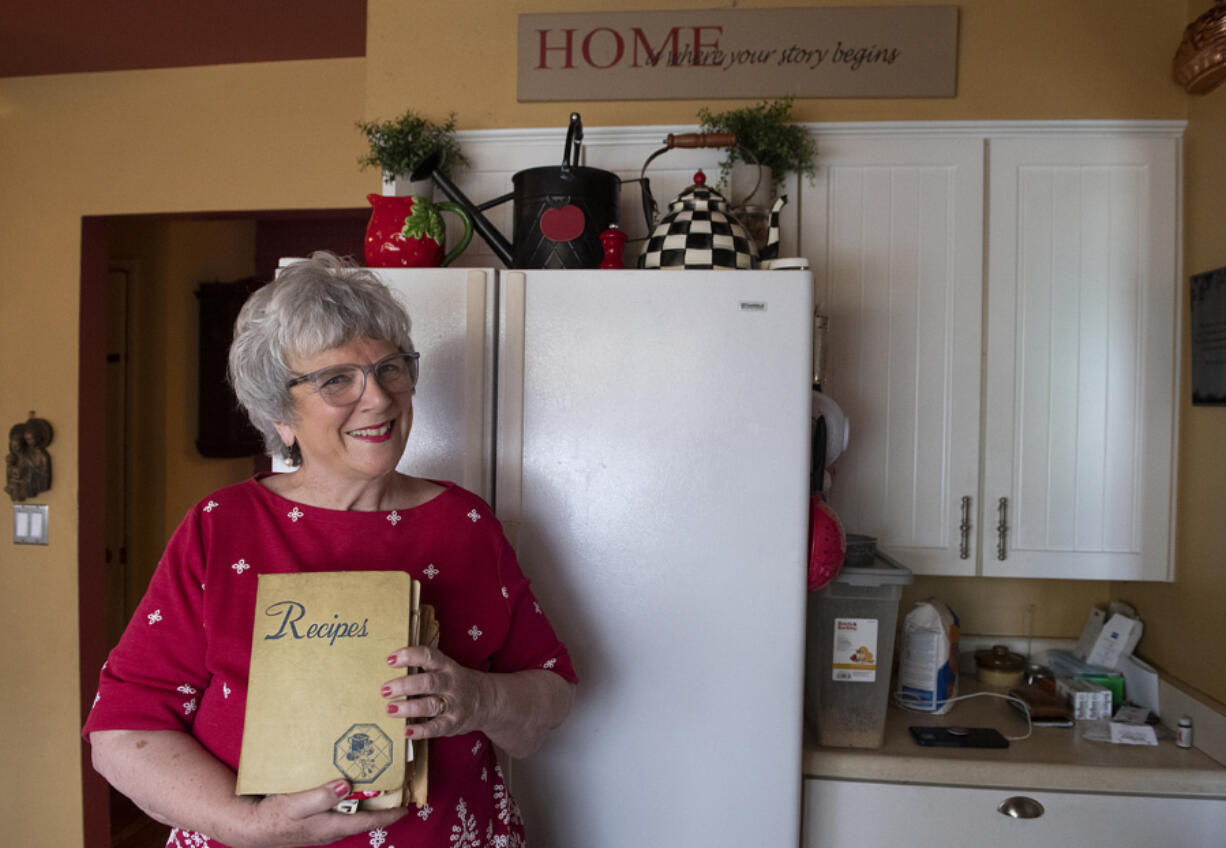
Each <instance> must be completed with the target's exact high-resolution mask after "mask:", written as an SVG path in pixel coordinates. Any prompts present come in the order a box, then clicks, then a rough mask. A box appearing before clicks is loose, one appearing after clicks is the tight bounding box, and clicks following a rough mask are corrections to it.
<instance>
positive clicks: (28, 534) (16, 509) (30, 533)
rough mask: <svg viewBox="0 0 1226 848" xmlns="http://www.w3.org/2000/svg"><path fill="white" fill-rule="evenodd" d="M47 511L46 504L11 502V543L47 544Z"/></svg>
mask: <svg viewBox="0 0 1226 848" xmlns="http://www.w3.org/2000/svg"><path fill="white" fill-rule="evenodd" d="M49 511H50V507H48V506H47V505H46V504H13V543H14V544H17V545H45V544H47V524H48V515H49Z"/></svg>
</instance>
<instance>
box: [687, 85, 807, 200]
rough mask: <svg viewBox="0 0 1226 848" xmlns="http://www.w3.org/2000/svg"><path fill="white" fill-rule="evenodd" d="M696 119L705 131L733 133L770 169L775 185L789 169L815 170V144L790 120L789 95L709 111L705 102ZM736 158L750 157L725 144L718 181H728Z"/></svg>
mask: <svg viewBox="0 0 1226 848" xmlns="http://www.w3.org/2000/svg"><path fill="white" fill-rule="evenodd" d="M698 120H699V122H700V124H701V131H702V132H704V133H714V132H721V133H735V134H736V140H737V144H739V145H741V146H743V147H746V148H748V149H749V151H750V152H751V153H753V155H754V156H756V157H758V162H759V164H762V165H765V166H766V167H767V168H769V169H770V172H771V177H772V178H773V179H774V182H775V188H776V189H778V188H779V187H780V186H781V185H782V183H783V178H784V177H785V176H786V175H787V174H788V173H790V172H792V171H795V172H796V173H798V174H803V175H804V176H807V177H809V178H810V179H812V178H813V177H814V176H815V175H816V173H817V170H816V165H815V164H814V160H815V159H816V158H817V144H816V142H814V140H813V138H812V137H811V136H810V135H809V133H808V131H807V130H805V128H804V127H802V126H800V125H798V124H793V123H792V98H790V97H785V98H782V99H780V100H775V101H773V102H770V103H768V102H766V101H763V102H761V103H759V104H758V105H757V106H745V107H743V108H741V109H729V110H728V111H726V112H716V113H712V112H711V110H710V109H708V108H707V107H705V106H704V107H702V108H701V109H699V110H698ZM738 161H740V162H748V161H750V160H748V159H746V158H745V155H744V151H742V150H740V149H739V148H737V147H730V148H728V153H727V155H726V156H725V157H724V159H723V161H721V162H720V163H719V170H720V176H719V179H720V184H721V185H726V184H727V183H728V177H729V175H730V174H731V173H732V166H733V165H734V164H736V163H737V162H738Z"/></svg>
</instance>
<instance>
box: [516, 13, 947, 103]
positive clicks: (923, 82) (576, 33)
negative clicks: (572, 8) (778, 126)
mask: <svg viewBox="0 0 1226 848" xmlns="http://www.w3.org/2000/svg"><path fill="white" fill-rule="evenodd" d="M518 59H519V77H518V83H519V88H518V96H519V100H520V101H521V102H528V101H559V100H561V101H574V100H668V99H709V100H724V99H729V98H756V97H783V96H789V95H790V96H795V97H953V96H954V95H955V93H956V91H957V71H958V7H957V6H884V7H868V8H865V7H823V8H806V9H726V10H716V11H711V10H696V11H667V12H595V13H582V14H547V15H520V16H519V56H518Z"/></svg>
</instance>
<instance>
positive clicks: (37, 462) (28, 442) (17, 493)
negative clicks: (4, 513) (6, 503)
mask: <svg viewBox="0 0 1226 848" xmlns="http://www.w3.org/2000/svg"><path fill="white" fill-rule="evenodd" d="M53 438H55V430H54V429H53V428H52V426H51V423H50V422H49V421H47V419H45V418H35V417H34V413H33V412H31V413H30V417H29V418H28V419H27V420H25V421H22V422H20V423H18V424H14V425H13V426H12V427H10V428H9V450H8V454H7V455H6V456H5V457H4V491H6V492H8V495H9V497H10V498H12V499H13V500H15V501H24V500H26V499H27V498H32V497H34V496H35V495H37V494H40V493H42V492H45V491H47V490H48V489H50V488H51V454H49V453H47V446H48V445H50V444H51V440H52V439H53Z"/></svg>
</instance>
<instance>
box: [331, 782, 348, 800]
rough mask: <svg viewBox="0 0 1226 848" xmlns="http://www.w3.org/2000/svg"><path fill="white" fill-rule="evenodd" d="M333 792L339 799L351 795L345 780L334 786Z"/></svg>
mask: <svg viewBox="0 0 1226 848" xmlns="http://www.w3.org/2000/svg"><path fill="white" fill-rule="evenodd" d="M332 791H333V792H335V793H336V797H337V798H344V797H345V796H346V795H348V794H349V784H348V783H346V782H345V781H343V780H338V781H337V782H336V783H333V784H332Z"/></svg>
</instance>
